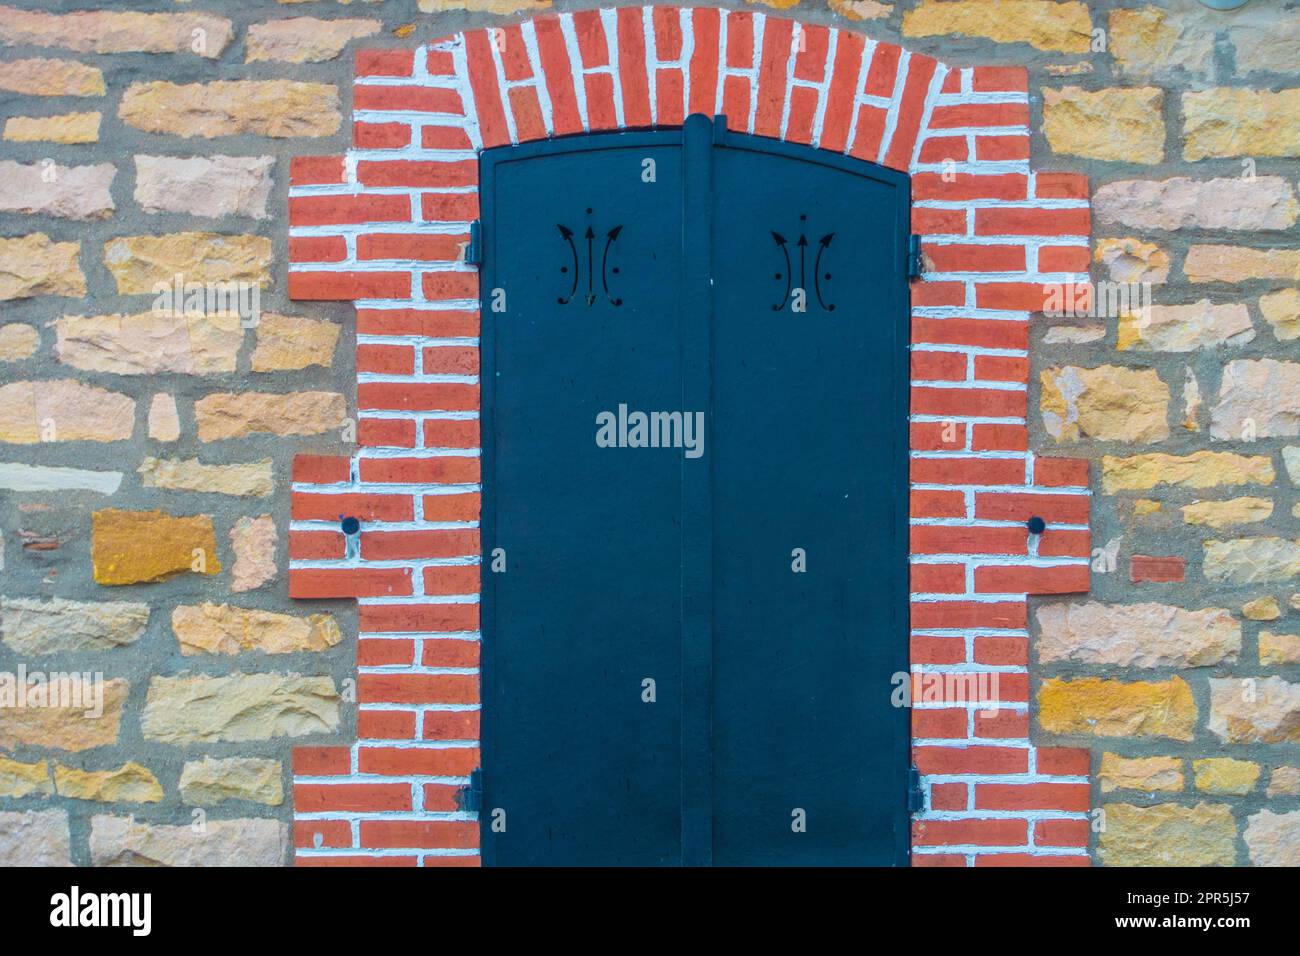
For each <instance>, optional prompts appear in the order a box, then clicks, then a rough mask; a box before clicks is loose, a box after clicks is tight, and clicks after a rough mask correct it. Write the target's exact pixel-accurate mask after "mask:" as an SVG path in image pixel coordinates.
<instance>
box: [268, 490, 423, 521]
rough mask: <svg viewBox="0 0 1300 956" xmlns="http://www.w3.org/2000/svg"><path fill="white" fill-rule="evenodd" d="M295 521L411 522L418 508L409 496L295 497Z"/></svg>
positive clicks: (299, 494)
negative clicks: (343, 518) (345, 519)
mask: <svg viewBox="0 0 1300 956" xmlns="http://www.w3.org/2000/svg"><path fill="white" fill-rule="evenodd" d="M292 515H293V519H294V520H295V521H338V520H339V516H340V515H343V516H344V517H352V518H359V519H361V520H362V521H411V520H413V519H414V517H415V505H414V503H413V502H412V501H411V496H410V495H370V494H324V493H322V494H312V493H310V492H305V491H295V492H294V493H293V507H292Z"/></svg>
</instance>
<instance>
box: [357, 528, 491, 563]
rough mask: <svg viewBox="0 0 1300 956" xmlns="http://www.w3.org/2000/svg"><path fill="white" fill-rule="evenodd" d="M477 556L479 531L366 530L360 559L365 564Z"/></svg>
mask: <svg viewBox="0 0 1300 956" xmlns="http://www.w3.org/2000/svg"><path fill="white" fill-rule="evenodd" d="M478 553H479V543H478V529H477V528H449V529H446V530H440V531H366V532H363V533H362V535H361V557H362V560H365V561H400V560H402V559H403V558H455V557H466V556H472V555H477V554H478Z"/></svg>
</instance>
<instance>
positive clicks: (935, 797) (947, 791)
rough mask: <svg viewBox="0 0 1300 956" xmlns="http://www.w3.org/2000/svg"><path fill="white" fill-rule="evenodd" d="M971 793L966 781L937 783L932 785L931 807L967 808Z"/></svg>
mask: <svg viewBox="0 0 1300 956" xmlns="http://www.w3.org/2000/svg"><path fill="white" fill-rule="evenodd" d="M968 799H969V795H968V793H967V787H966V784H964V783H935V784H931V785H930V809H932V810H965V809H966V806H967V801H968Z"/></svg>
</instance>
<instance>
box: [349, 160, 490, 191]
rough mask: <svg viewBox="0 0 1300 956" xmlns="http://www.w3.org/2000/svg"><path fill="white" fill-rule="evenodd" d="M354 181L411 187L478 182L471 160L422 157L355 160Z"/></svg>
mask: <svg viewBox="0 0 1300 956" xmlns="http://www.w3.org/2000/svg"><path fill="white" fill-rule="evenodd" d="M357 181H358V182H359V183H361V184H362V185H363V186H412V187H428V188H433V189H437V188H440V187H447V186H475V185H477V184H478V164H477V163H476V162H475V161H474V160H463V159H457V160H451V161H449V162H436V161H434V160H425V159H370V160H362V161H361V162H359V163H357Z"/></svg>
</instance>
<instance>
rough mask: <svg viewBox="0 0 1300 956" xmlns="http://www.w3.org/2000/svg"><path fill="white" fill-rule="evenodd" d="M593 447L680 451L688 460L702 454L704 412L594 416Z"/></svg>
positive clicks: (623, 412)
mask: <svg viewBox="0 0 1300 956" xmlns="http://www.w3.org/2000/svg"><path fill="white" fill-rule="evenodd" d="M596 445H597V446H598V447H600V448H682V449H685V452H686V457H687V458H699V457H700V456H701V455H703V454H704V413H703V412H638V411H631V412H629V411H628V409H627V406H626V405H619V406H618V411H617V412H608V411H606V412H600V413H599V414H598V415H597V416H596Z"/></svg>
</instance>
